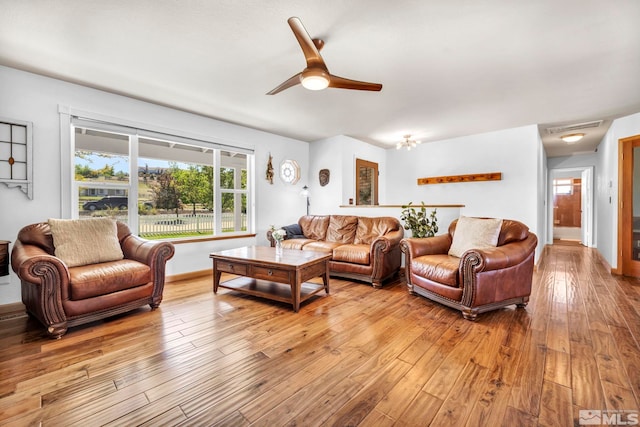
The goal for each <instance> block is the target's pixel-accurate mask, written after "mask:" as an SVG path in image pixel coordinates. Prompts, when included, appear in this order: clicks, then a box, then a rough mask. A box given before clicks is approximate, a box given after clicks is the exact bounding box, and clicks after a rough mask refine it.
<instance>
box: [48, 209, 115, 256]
mask: <svg viewBox="0 0 640 427" xmlns="http://www.w3.org/2000/svg"><path fill="white" fill-rule="evenodd" d="M49 227H50V228H51V236H52V237H53V246H54V248H55V252H54V253H55V256H56V257H57V258H60V259H61V260H62V261H63V262H64V263H65V264H66V265H67V267H77V266H79V265H88V264H97V263H100V262H108V261H116V260H119V259H122V258H124V254H123V253H122V248H121V247H120V242H119V241H118V227H117V225H116V222H115V221H114V220H112V219H110V218H91V219H49Z"/></svg>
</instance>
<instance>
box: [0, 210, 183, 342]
mask: <svg viewBox="0 0 640 427" xmlns="http://www.w3.org/2000/svg"><path fill="white" fill-rule="evenodd" d="M104 220H106V221H104ZM51 221H52V222H51V224H50V223H49V222H42V223H37V224H31V225H28V226H26V227H24V228H22V229H21V230H20V232H19V233H18V238H17V240H16V243H15V245H14V247H13V251H12V253H11V265H12V268H13V271H15V273H16V274H17V275H18V277H19V278H20V281H21V286H22V302H23V304H24V305H25V307H26V309H27V312H28V313H29V314H30V315H31V316H33V317H35V318H36V319H38V320H39V321H40V322H41V323H42V324H43V325H44V326H45V327H46V328H47V333H48V334H49V335H50V336H51V337H52V338H60V337H61V336H62V335H64V334H65V333H66V332H67V329H68V328H69V327H72V326H75V325H79V324H83V323H87V322H92V321H95V320H99V319H103V318H106V317H109V316H113V315H115V314H120V313H124V312H127V311H130V310H134V309H136V308H139V307H142V306H144V305H147V304H148V305H149V306H150V307H151V308H152V309H155V308H157V307H158V306H159V305H160V302H161V301H162V292H163V289H164V281H165V265H166V262H167V261H168V260H169V259H170V258H171V257H172V256H173V254H174V247H173V245H172V244H171V243H169V242H153V241H148V240H144V239H141V238H139V237H137V236H134V235H133V234H131V231H130V230H129V227H127V225H126V224H124V223H121V222H115V221H113V220H109V219H107V218H102V219H86V220H76V221H78V225H79V228H78V231H77V232H75V233H74V232H73V231H72V230H71V229H70V228H68V226H69V225H72V224H73V222H72V220H66V221H69V222H68V223H67V222H66V221H65V220H62V221H63V223H62V224H61V225H63V228H60V230H59V232H58V234H57V236H58V238H57V239H56V238H55V236H54V235H53V234H52V225H53V229H54V234H55V229H56V226H57V225H59V224H56V222H57V221H61V220H51ZM109 221H111V223H109ZM92 222H95V224H93V223H92ZM88 224H91V225H98V227H94V228H90V229H92V230H93V232H87V227H86V225H88ZM103 239H104V240H103ZM79 240H82V242H78V241H79ZM56 241H57V243H58V249H59V250H58V254H56V244H55V242H56ZM114 242H115V244H114ZM76 243H80V244H77V245H76ZM68 245H70V247H69V246H68ZM60 256H62V258H60ZM91 260H93V262H92V261H91ZM96 260H97V261H96ZM85 262H92V263H89V264H85ZM67 263H69V264H67ZM69 265H73V266H71V267H70V266H69Z"/></svg>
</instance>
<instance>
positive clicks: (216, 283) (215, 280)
mask: <svg viewBox="0 0 640 427" xmlns="http://www.w3.org/2000/svg"><path fill="white" fill-rule="evenodd" d="M220 276H222V272H221V271H218V270H217V269H216V268H214V269H213V293H214V294H215V293H217V292H218V286H220Z"/></svg>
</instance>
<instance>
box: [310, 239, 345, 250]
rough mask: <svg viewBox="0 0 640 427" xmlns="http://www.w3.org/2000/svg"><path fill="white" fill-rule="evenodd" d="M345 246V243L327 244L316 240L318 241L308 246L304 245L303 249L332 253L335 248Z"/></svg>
mask: <svg viewBox="0 0 640 427" xmlns="http://www.w3.org/2000/svg"><path fill="white" fill-rule="evenodd" d="M343 244H344V243H337V242H325V241H321V240H316V241H313V242H310V243H307V244H306V245H304V246H303V247H302V249H303V250H305V251H325V252H332V251H333V250H334V249H335V248H337V247H338V246H341V245H343Z"/></svg>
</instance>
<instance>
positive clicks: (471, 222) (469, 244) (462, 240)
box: [449, 216, 502, 258]
mask: <svg viewBox="0 0 640 427" xmlns="http://www.w3.org/2000/svg"><path fill="white" fill-rule="evenodd" d="M501 228H502V219H500V218H486V219H485V218H470V217H466V216H461V217H460V219H458V223H457V224H456V229H455V231H454V233H453V242H452V243H451V247H450V248H449V255H451V256H455V257H458V258H460V257H461V256H462V254H464V253H465V252H466V251H468V250H469V249H486V248H495V247H496V245H497V244H498V236H500V229H501Z"/></svg>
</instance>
